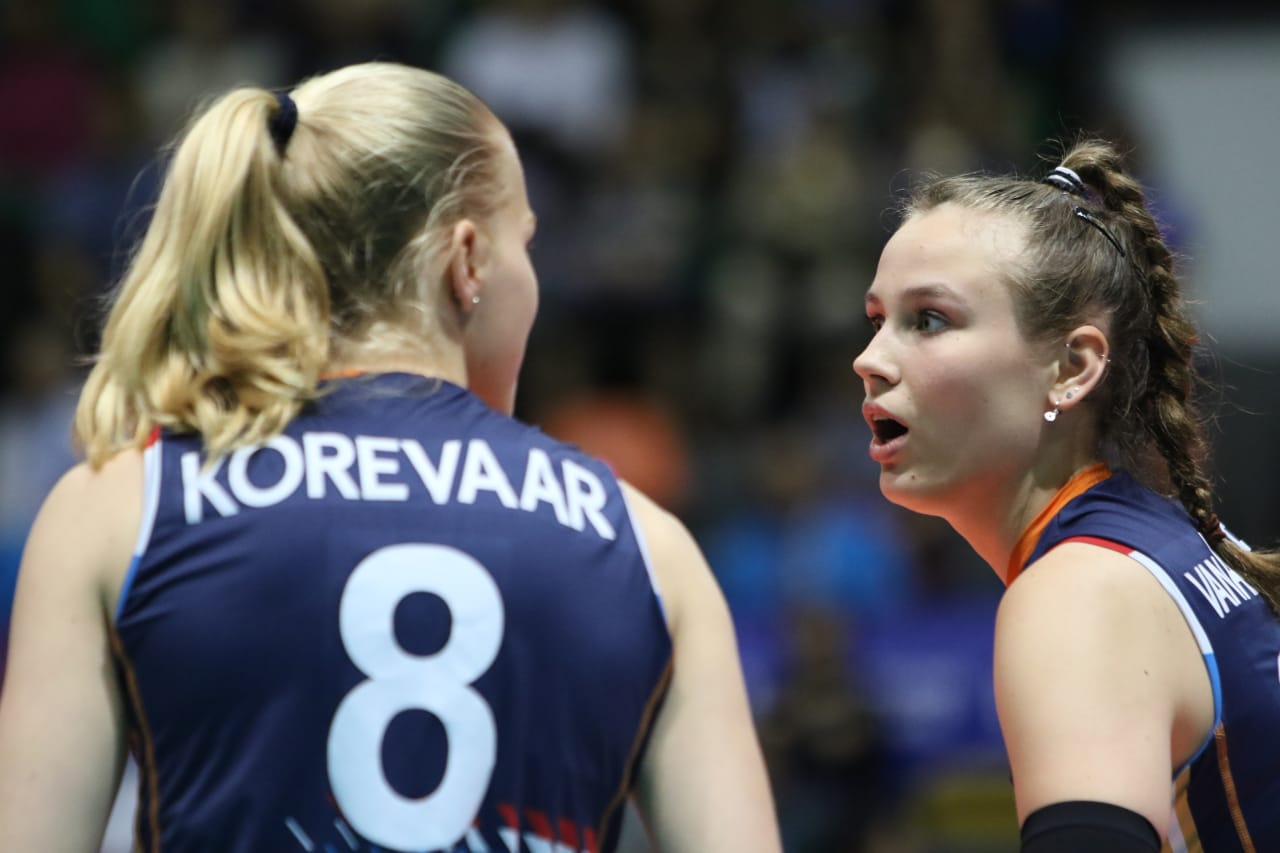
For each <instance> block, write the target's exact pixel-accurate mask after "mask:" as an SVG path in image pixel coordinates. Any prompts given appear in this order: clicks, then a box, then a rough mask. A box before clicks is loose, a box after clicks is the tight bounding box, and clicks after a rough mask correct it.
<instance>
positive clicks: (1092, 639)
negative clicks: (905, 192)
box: [854, 141, 1280, 853]
mask: <svg viewBox="0 0 1280 853" xmlns="http://www.w3.org/2000/svg"><path fill="white" fill-rule="evenodd" d="M904 213H905V217H904V221H903V224H902V226H901V228H900V229H899V230H898V231H897V232H896V233H895V234H894V235H893V237H892V238H891V239H890V241H889V243H888V244H887V245H886V247H885V249H884V252H883V254H882V256H881V259H880V264H879V267H878V270H877V273H876V278H875V281H874V282H873V284H872V286H871V288H870V290H869V291H868V294H867V297H866V306H867V314H868V317H869V318H870V320H871V323H872V326H873V328H874V329H875V334H874V336H873V337H872V339H871V341H870V343H869V344H868V346H867V348H866V349H865V351H863V352H862V353H861V354H860V355H859V356H858V357H857V359H856V360H855V361H854V370H855V371H856V372H857V374H858V375H859V376H860V377H861V378H862V380H863V384H864V388H865V392H866V400H865V403H864V406H863V410H864V414H865V416H866V419H867V421H868V424H869V425H870V427H871V429H872V432H873V437H872V441H871V448H870V452H871V456H872V457H873V458H874V459H875V460H876V461H877V462H879V464H880V469H881V472H880V486H881V490H882V491H883V492H884V494H885V496H886V497H887V498H888V499H889V500H891V501H893V502H894V503H897V504H901V505H902V506H904V507H907V508H909V509H911V510H914V511H916V512H920V513H926V514H930V515H937V516H941V517H943V518H945V519H946V520H947V521H948V522H949V523H950V524H951V526H952V527H953V528H955V530H956V531H957V532H958V533H960V534H961V535H962V536H964V538H965V539H966V540H967V541H968V542H969V544H970V545H971V546H972V547H973V548H974V549H975V550H976V551H977V553H978V554H979V555H980V556H981V557H982V558H983V559H985V560H986V562H987V563H988V564H989V565H990V566H991V567H992V569H994V570H995V572H996V574H997V575H999V576H1000V578H1001V580H1002V581H1003V582H1004V583H1005V584H1006V585H1007V586H1008V589H1007V591H1006V592H1005V594H1004V597H1003V600H1002V601H1001V604H1000V609H999V614H998V616H997V621H996V640H995V643H996V646H995V688H996V701H997V707H998V710H999V714H1000V724H1001V728H1002V731H1003V734H1004V739H1005V744H1006V747H1007V749H1008V753H1009V760H1010V764H1011V767H1012V775H1013V782H1014V791H1015V798H1016V802H1017V810H1018V818H1019V822H1020V824H1021V827H1022V850H1023V851H1026V853H1067V851H1071V853H1077V851H1081V850H1089V851H1091V853H1138V851H1155V850H1157V849H1161V848H1162V847H1163V849H1166V850H1174V851H1180V850H1204V851H1209V852H1210V853H1237V851H1240V853H1253V851H1266V850H1280V739H1278V738H1277V737H1276V733H1277V732H1280V677H1278V673H1277V659H1278V657H1280V621H1278V620H1277V619H1276V617H1275V615H1274V609H1275V607H1276V605H1277V602H1278V601H1280V555H1277V553H1276V552H1263V551H1250V550H1248V549H1247V547H1246V546H1245V545H1244V544H1243V543H1241V542H1239V541H1237V540H1235V539H1234V538H1233V537H1232V536H1231V535H1230V534H1229V533H1228V532H1227V531H1226V529H1225V528H1224V527H1223V526H1222V525H1221V524H1220V523H1219V521H1218V517H1217V515H1216V514H1215V513H1214V506H1213V496H1212V493H1211V489H1210V480H1209V476H1208V474H1207V473H1206V471H1205V467H1204V466H1205V458H1206V442H1205V438H1204V435H1203V433H1202V431H1201V426H1200V421H1199V420H1198V416H1197V413H1196V410H1195V408H1194V406H1193V401H1192V394H1191V392H1192V386H1193V379H1194V375H1193V368H1192V354H1193V351H1194V348H1195V346H1196V344H1197V339H1196V334H1195V331H1194V329H1193V327H1192V325H1191V323H1190V321H1189V320H1188V317H1187V309H1186V305H1185V303H1184V301H1183V298H1182V296H1181V294H1180V292H1179V288H1178V283H1177V280H1176V279H1175V278H1174V272H1173V260H1172V256H1171V253H1170V251H1169V249H1168V247H1167V246H1166V245H1165V244H1164V242H1163V240H1162V238H1161V235H1160V232H1159V229H1158V228H1157V226H1156V223H1155V222H1154V220H1153V218H1152V216H1151V214H1150V212H1149V211H1148V210H1147V207H1146V205H1145V202H1144V197H1143V192H1142V189H1141V187H1140V185H1139V184H1138V182H1137V181H1136V180H1135V179H1134V178H1133V177H1131V176H1130V175H1128V174H1127V173H1126V172H1125V170H1124V168H1123V164H1122V161H1121V158H1120V156H1119V155H1118V154H1117V153H1116V151H1115V150H1114V148H1112V147H1111V146H1110V145H1108V144H1106V143H1104V142H1096V141H1093V142H1083V143H1080V144H1078V145H1076V146H1075V147H1073V148H1072V149H1071V150H1070V151H1069V152H1068V153H1067V154H1066V156H1065V157H1064V158H1063V160H1062V163H1061V165H1060V166H1058V167H1057V168H1055V169H1054V170H1052V171H1051V172H1050V174H1049V175H1048V176H1047V177H1046V178H1045V179H1043V180H1039V181H1036V180H1023V179H1018V178H1013V177H994V176H960V177H951V178H942V179H936V180H933V181H931V182H929V183H927V184H926V185H924V186H922V187H921V188H919V189H918V190H917V191H916V192H915V193H914V194H913V196H912V197H911V198H910V200H909V202H908V203H907V205H906V209H905V211H904Z"/></svg>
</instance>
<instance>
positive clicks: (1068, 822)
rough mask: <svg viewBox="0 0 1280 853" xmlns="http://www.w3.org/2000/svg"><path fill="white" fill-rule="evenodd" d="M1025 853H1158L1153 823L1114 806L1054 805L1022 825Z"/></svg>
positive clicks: (1085, 804)
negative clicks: (1083, 852)
mask: <svg viewBox="0 0 1280 853" xmlns="http://www.w3.org/2000/svg"><path fill="white" fill-rule="evenodd" d="M1021 849H1022V853H1082V851H1087V853H1159V850H1160V835H1159V834H1158V833H1157V832H1156V830H1155V827H1153V826H1152V825H1151V821H1149V820H1147V819H1146V818H1145V817H1143V816H1142V815H1140V814H1138V813H1137V812H1135V811H1130V810H1129V809H1126V808H1124V807H1123V806H1117V805H1112V804H1111V803H1095V802H1083V801H1077V802H1069V803H1054V804H1053V805H1051V806H1045V807H1044V808H1041V809H1036V810H1035V811H1034V812H1032V813H1031V814H1030V815H1028V816H1027V819H1026V820H1025V821H1024V822H1023V824H1022V848H1021Z"/></svg>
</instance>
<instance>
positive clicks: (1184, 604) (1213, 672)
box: [1129, 550, 1222, 779]
mask: <svg viewBox="0 0 1280 853" xmlns="http://www.w3.org/2000/svg"><path fill="white" fill-rule="evenodd" d="M1129 556H1130V557H1132V558H1133V559H1134V560H1137V561H1138V563H1139V564H1140V565H1142V566H1143V567H1144V568H1146V570H1147V571H1148V572H1150V573H1151V575H1152V576H1153V577H1154V578H1155V579H1156V580H1157V581H1159V582H1160V586H1162V587H1164V591H1165V592H1167V593H1168V594H1169V597H1170V598H1172V599H1173V602H1174V604H1176V605H1178V609H1179V610H1181V611H1182V618H1183V619H1185V620H1186V622H1187V625H1188V626H1189V627H1190V628H1191V633H1192V634H1194V635H1195V638H1196V645H1198V646H1199V647H1200V654H1201V656H1202V657H1203V659H1204V665H1205V668H1206V669H1207V670H1208V671H1209V684H1210V686H1211V687H1212V688H1213V725H1212V726H1210V727H1209V733H1208V734H1207V735H1205V738H1204V742H1203V743H1201V744H1200V746H1199V747H1198V748H1197V749H1196V751H1195V753H1194V754H1193V755H1192V756H1191V758H1189V759H1188V760H1187V761H1186V763H1185V764H1183V765H1181V766H1180V767H1178V768H1177V770H1176V771H1175V772H1174V774H1173V776H1174V778H1175V779H1176V778H1177V777H1178V774H1179V773H1181V772H1182V771H1183V770H1185V769H1186V768H1187V767H1189V766H1191V764H1192V763H1194V762H1195V760H1196V759H1197V758H1199V757H1200V755H1201V754H1202V753H1203V752H1204V751H1205V749H1207V748H1208V746H1209V744H1210V743H1212V742H1213V733H1214V732H1215V731H1217V729H1218V726H1219V725H1220V724H1221V723H1222V677H1221V675H1220V674H1219V672H1218V660H1217V658H1216V657H1215V655H1214V653H1213V643H1211V642H1210V641H1209V635H1208V634H1206V633H1205V630H1204V627H1203V626H1202V625H1201V624H1200V617H1198V616H1196V612H1195V610H1193V609H1192V608H1191V603H1190V602H1189V601H1187V598H1186V596H1184V595H1183V594H1182V590H1180V589H1178V585H1177V584H1176V583H1174V581H1173V578H1171V577H1169V573H1168V572H1166V571H1165V569H1164V566H1162V565H1160V564H1159V563H1157V562H1156V561H1155V560H1153V559H1151V557H1149V556H1147V555H1146V554H1144V553H1142V552H1141V551H1134V550H1130V551H1129Z"/></svg>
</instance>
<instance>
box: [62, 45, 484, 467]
mask: <svg viewBox="0 0 1280 853" xmlns="http://www.w3.org/2000/svg"><path fill="white" fill-rule="evenodd" d="M294 97H295V98H296V101H297V110H298V117H297V125H296V129H295V131H294V133H293V136H292V138H291V139H289V140H287V145H286V146H279V145H277V141H276V140H274V139H273V137H272V133H271V130H270V125H271V119H272V117H273V116H274V115H275V114H276V111H277V110H279V109H280V108H281V102H280V101H278V100H277V98H276V96H274V95H273V94H272V93H270V92H268V91H266V90H264V89H253V88H249V89H239V90H236V91H233V92H231V93H229V94H227V95H224V96H223V97H221V98H220V99H218V100H217V101H215V102H214V103H213V104H212V105H211V106H210V107H209V108H208V109H207V110H206V111H205V112H203V114H201V115H200V116H199V118H198V119H197V120H196V121H195V122H194V123H193V124H192V125H191V126H190V128H189V129H188V131H187V132H186V134H185V137H183V139H182V141H181V144H180V145H179V146H178V147H177V150H176V152H175V154H174V156H173V159H172V162H171V164H170V166H169V169H168V173H167V175H166V178H165V182H164V188H163V190H162V191H161V194H160V198H159V201H158V203H157V206H156V210H155V213H154V216H153V218H152V223H151V226H150V227H149V229H148V231H147V233H146V235H145V237H144V238H143V240H142V243H141V245H140V246H139V247H138V249H137V251H136V253H135V256H134V258H133V260H132V262H131V264H130V266H129V269H128V272H127V273H126V275H125V277H124V279H123V281H122V283H121V285H120V287H119V290H118V292H117V294H116V296H115V301H114V304H113V306H112V309H111V312H110V314H109V316H108V319H107V323H106V327H105V330H104V333H103V338H102V347H101V352H100V354H99V356H98V358H97V361H96V364H95V365H94V367H93V369H92V371H91V372H90V375H89V377H88V380H87V382H86V384H85V387H84V390H83V392H82V395H81V399H80V403H79V406H78V409H77V412H76V420H75V435H76V439H77V441H78V442H79V443H80V444H81V445H82V447H83V448H84V451H85V454H86V456H87V458H88V461H89V462H90V464H92V465H94V466H97V465H100V464H101V463H102V462H104V461H105V460H106V459H108V458H109V457H110V456H111V455H112V454H114V453H116V452H117V451H119V450H121V449H124V448H127V447H136V446H141V445H142V444H144V443H145V442H146V440H147V438H148V436H149V435H150V434H151V433H152V432H153V431H154V430H155V429H157V428H166V429H171V430H175V431H185V432H197V433H199V434H200V435H201V436H202V437H203V440H204V443H205V446H206V449H207V451H208V452H209V454H210V456H217V455H220V454H222V453H225V452H226V451H227V450H229V449H231V448H233V447H236V446H241V445H246V444H254V443H259V442H261V441H264V440H266V439H267V438H269V437H271V436H272V435H274V434H275V433H277V432H279V431H280V430H281V429H283V428H284V426H285V424H287V423H288V421H289V420H290V419H291V418H293V417H294V416H295V415H296V414H297V413H298V411H299V410H300V408H301V407H302V405H303V404H304V403H305V402H306V401H307V400H309V399H311V398H312V397H314V396H315V394H316V393H317V392H316V388H317V384H318V382H319V378H320V376H321V373H322V371H323V370H324V368H325V365H326V364H327V363H328V362H329V360H330V357H331V353H332V351H333V349H334V347H335V346H337V345H340V344H341V343H342V337H343V336H344V335H355V336H358V334H359V333H360V331H361V329H364V328H367V327H368V326H369V325H370V324H371V323H373V322H375V321H380V320H384V319H385V318H387V317H396V316H422V315H423V314H424V313H430V312H431V310H432V309H433V308H434V306H435V305H436V300H435V297H434V295H433V294H432V293H430V292H426V291H424V289H423V284H422V278H423V276H422V274H421V270H422V264H423V263H424V259H423V258H422V257H421V255H422V254H423V253H424V252H427V253H430V252H431V251H434V250H435V248H436V245H437V243H436V241H435V240H432V239H429V237H430V234H426V235H425V236H424V229H425V231H427V232H431V233H439V232H440V231H441V230H442V229H443V228H444V227H445V226H447V225H448V224H450V223H451V222H452V221H455V220H456V219H457V218H459V217H460V216H463V215H468V214H471V213H476V214H479V215H483V214H485V213H486V212H487V207H486V205H489V206H491V203H489V202H486V199H487V198H488V197H489V196H491V195H493V194H494V192H495V189H496V177H495V173H496V170H495V168H494V167H493V165H492V161H493V159H494V157H493V150H494V147H495V146H494V145H493V142H492V137H493V131H494V128H495V127H496V121H495V120H494V119H493V118H492V115H491V114H490V113H489V111H488V110H487V109H486V108H484V106H483V105H482V104H480V102H479V101H478V100H476V99H475V97H474V96H473V95H471V93H469V92H467V91H466V90H465V89H463V88H462V87H460V86H458V85H457V84H455V83H452V82H451V81H449V80H447V79H446V78H443V77H440V76H439V75H435V74H431V73H429V72H426V71H421V70H419V69H412V68H408V67H405V66H399V65H394V64H388V63H370V64H366V65H362V66H351V67H348V68H346V69H342V70H341V71H338V72H334V73H332V74H329V75H324V76H322V77H317V78H314V79H313V80H310V81H308V82H307V83H305V84H303V85H302V86H300V87H299V88H298V89H297V90H295V92H294ZM415 309H416V310H415ZM413 331H415V332H416V331H419V330H413ZM412 337H413V335H412V334H411V333H408V332H407V333H406V338H412Z"/></svg>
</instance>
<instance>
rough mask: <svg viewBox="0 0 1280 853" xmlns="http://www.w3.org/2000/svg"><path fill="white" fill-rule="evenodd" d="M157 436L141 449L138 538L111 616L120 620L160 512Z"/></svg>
mask: <svg viewBox="0 0 1280 853" xmlns="http://www.w3.org/2000/svg"><path fill="white" fill-rule="evenodd" d="M162 441H163V439H161V438H159V437H157V438H156V440H155V441H153V442H151V444H149V445H148V446H147V448H146V450H144V451H142V522H141V523H140V524H139V525H138V539H137V541H136V542H134V545H133V559H132V560H131V561H130V562H129V571H128V572H126V573H125V576H124V583H122V584H121V585H120V597H119V598H118V599H117V600H116V615H115V619H116V621H117V622H118V621H119V620H120V613H121V611H122V610H123V609H124V603H125V602H126V601H127V600H128V599H129V590H130V589H132V588H133V576H134V575H135V574H136V573H137V571H138V564H139V563H140V562H142V555H143V554H145V553H146V552H147V546H148V545H150V544H151V534H152V532H153V531H154V530H155V526H156V515H157V514H158V513H159V511H160V481H161V479H162V474H163V473H164V466H163V462H164V458H163V455H162V453H161V442H162Z"/></svg>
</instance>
